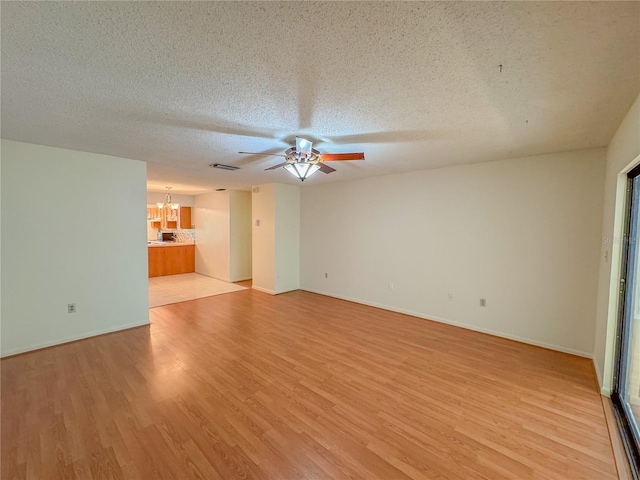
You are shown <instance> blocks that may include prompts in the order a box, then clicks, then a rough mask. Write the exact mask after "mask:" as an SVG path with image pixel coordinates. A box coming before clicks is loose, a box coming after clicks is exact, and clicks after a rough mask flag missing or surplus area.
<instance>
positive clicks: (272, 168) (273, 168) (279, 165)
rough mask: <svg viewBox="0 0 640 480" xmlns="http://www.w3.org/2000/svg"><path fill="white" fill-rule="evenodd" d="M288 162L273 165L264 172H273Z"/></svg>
mask: <svg viewBox="0 0 640 480" xmlns="http://www.w3.org/2000/svg"><path fill="white" fill-rule="evenodd" d="M288 163H289V162H283V163H279V164H278V165H274V166H273V167H269V168H265V171H266V170H275V169H276V168H280V167H284V166H285V165H286V164H288Z"/></svg>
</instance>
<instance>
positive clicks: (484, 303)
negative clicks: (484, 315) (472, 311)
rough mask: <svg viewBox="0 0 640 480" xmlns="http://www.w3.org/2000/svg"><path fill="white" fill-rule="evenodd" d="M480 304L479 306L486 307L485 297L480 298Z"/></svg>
mask: <svg viewBox="0 0 640 480" xmlns="http://www.w3.org/2000/svg"><path fill="white" fill-rule="evenodd" d="M480 306H481V307H486V306H487V299H486V298H481V299H480Z"/></svg>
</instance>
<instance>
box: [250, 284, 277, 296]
mask: <svg viewBox="0 0 640 480" xmlns="http://www.w3.org/2000/svg"><path fill="white" fill-rule="evenodd" d="M251 288H252V289H254V290H258V291H259V292H264V293H268V294H269V295H275V294H276V292H274V291H273V290H268V289H266V288H262V287H256V286H255V285H252V286H251Z"/></svg>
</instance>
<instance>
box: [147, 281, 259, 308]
mask: <svg viewBox="0 0 640 480" xmlns="http://www.w3.org/2000/svg"><path fill="white" fill-rule="evenodd" d="M240 290H246V287H241V286H239V285H235V284H233V283H228V282H223V281H222V280H218V279H216V278H211V277H207V276H205V275H200V274H198V273H184V274H181V275H167V276H164V277H153V278H150V279H149V308H153V307H159V306H161V305H169V304H170V303H178V302H186V301H187V300H195V299H196V298H203V297H210V296H212V295H221V294H223V293H230V292H237V291H240Z"/></svg>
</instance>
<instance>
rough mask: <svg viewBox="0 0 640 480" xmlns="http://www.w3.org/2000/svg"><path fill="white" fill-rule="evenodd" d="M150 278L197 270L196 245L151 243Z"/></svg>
mask: <svg viewBox="0 0 640 480" xmlns="http://www.w3.org/2000/svg"><path fill="white" fill-rule="evenodd" d="M148 250H149V278H151V277H162V276H165V275H178V274H180V273H192V272H195V270H196V246H195V245H180V244H169V245H150V246H149V248H148Z"/></svg>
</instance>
